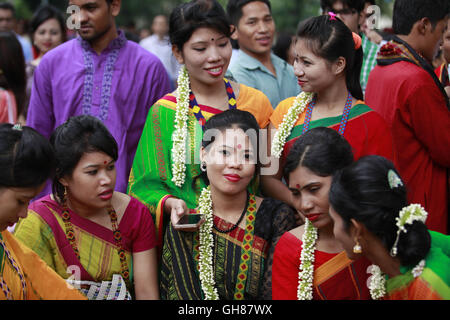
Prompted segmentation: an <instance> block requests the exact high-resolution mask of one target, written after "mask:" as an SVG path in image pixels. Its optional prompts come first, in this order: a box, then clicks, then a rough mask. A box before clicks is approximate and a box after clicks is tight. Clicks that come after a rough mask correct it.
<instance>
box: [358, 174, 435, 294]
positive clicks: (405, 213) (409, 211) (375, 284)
mask: <svg viewBox="0 0 450 320" xmlns="http://www.w3.org/2000/svg"><path fill="white" fill-rule="evenodd" d="M389 181H390V180H389ZM427 216H428V213H427V212H426V211H425V209H424V208H422V206H421V205H419V204H410V205H409V206H407V207H405V208H403V209H402V210H401V211H400V213H399V216H398V217H397V218H396V221H397V223H396V225H397V228H398V230H397V239H396V240H395V243H394V245H393V247H392V249H391V252H390V254H391V256H392V257H395V256H397V251H398V250H397V243H398V240H399V238H400V233H401V232H406V228H405V225H406V224H413V223H414V221H420V222H422V223H425V221H426V220H427ZM424 268H425V260H421V261H420V262H419V263H418V264H417V266H415V267H414V268H413V269H412V271H411V272H412V275H413V277H414V278H417V277H419V276H420V275H421V274H422V272H423V269H424ZM367 273H371V274H372V275H371V276H370V277H369V278H368V279H367V287H368V288H369V291H370V295H371V297H372V299H374V300H377V299H380V298H382V297H383V296H384V295H386V277H385V275H384V273H383V272H382V271H381V269H380V267H378V266H377V265H374V264H373V265H371V266H370V267H369V268H367Z"/></svg>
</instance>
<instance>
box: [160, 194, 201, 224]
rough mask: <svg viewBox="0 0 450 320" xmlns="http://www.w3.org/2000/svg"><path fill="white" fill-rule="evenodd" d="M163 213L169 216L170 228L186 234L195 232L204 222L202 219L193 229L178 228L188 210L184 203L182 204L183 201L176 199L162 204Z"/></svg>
mask: <svg viewBox="0 0 450 320" xmlns="http://www.w3.org/2000/svg"><path fill="white" fill-rule="evenodd" d="M164 211H165V212H166V213H169V214H170V222H171V223H172V226H173V227H174V228H175V229H176V230H181V231H186V232H195V231H197V230H198V228H199V227H200V226H201V225H202V223H203V222H204V220H203V219H202V220H201V221H200V223H199V224H198V225H197V226H196V227H193V228H184V227H181V228H180V225H178V222H179V221H180V219H181V218H182V217H183V216H184V215H186V214H189V209H188V207H187V205H186V202H184V200H181V199H177V198H169V199H167V200H166V203H165V204H164Z"/></svg>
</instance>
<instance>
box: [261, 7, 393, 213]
mask: <svg viewBox="0 0 450 320" xmlns="http://www.w3.org/2000/svg"><path fill="white" fill-rule="evenodd" d="M360 41H361V39H360V38H359V36H358V35H356V34H353V36H352V32H351V31H350V29H348V28H347V27H346V25H345V24H344V23H343V22H342V21H340V20H339V18H337V17H335V16H329V15H324V16H320V17H313V18H310V19H308V20H306V21H304V22H303V23H302V24H301V25H300V26H299V30H298V32H297V40H296V44H295V50H296V58H295V63H294V70H295V73H296V75H297V78H298V81H299V84H300V85H301V87H302V90H303V92H302V93H301V94H300V95H299V96H298V97H292V98H288V99H286V100H284V101H282V102H281V103H280V104H279V105H278V107H277V108H276V109H275V111H274V113H273V114H272V116H271V118H270V122H271V124H270V125H269V130H270V131H274V132H276V135H275V137H274V138H273V140H272V143H271V144H272V145H271V148H270V149H271V150H272V167H273V168H274V169H273V170H274V171H275V169H276V168H278V172H277V173H275V174H273V175H270V176H263V177H262V179H261V183H262V189H263V191H264V192H265V194H267V195H268V196H271V197H273V198H276V199H279V200H282V201H284V202H286V203H288V204H290V205H292V206H293V203H291V199H290V197H289V192H288V188H287V187H286V185H285V184H284V183H283V182H282V179H283V178H284V179H285V180H287V177H286V176H283V167H284V165H285V161H286V156H287V154H288V153H289V151H290V149H291V148H292V145H293V144H294V143H295V141H296V140H297V139H298V138H299V137H300V136H301V135H302V134H304V133H305V132H307V131H308V130H310V129H313V128H317V127H328V128H331V129H333V130H336V131H338V132H339V134H341V135H342V136H343V137H344V138H345V139H347V141H348V142H349V143H350V145H351V146H352V150H353V156H354V158H355V159H359V158H360V157H361V156H364V155H369V154H377V155H382V156H384V157H387V158H389V159H392V158H393V157H394V153H393V145H392V137H391V133H390V129H389V127H388V126H387V124H386V123H385V121H384V120H383V119H382V118H381V116H379V115H378V114H377V113H376V112H374V111H373V110H372V109H371V108H370V107H369V106H367V105H366V104H365V103H364V101H363V100H364V97H363V93H362V89H361V85H360V83H359V78H360V77H359V74H360V70H361V64H362V58H363V53H362V49H361V43H360Z"/></svg>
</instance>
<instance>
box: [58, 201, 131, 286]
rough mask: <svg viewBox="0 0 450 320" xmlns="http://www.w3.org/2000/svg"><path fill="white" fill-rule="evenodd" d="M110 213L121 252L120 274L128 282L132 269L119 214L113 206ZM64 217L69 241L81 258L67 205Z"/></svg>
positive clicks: (119, 252)
mask: <svg viewBox="0 0 450 320" xmlns="http://www.w3.org/2000/svg"><path fill="white" fill-rule="evenodd" d="M108 215H109V218H110V219H111V224H112V228H113V238H114V242H115V244H116V246H117V248H118V249H117V251H118V254H119V259H120V264H121V268H120V274H121V275H122V277H123V279H124V280H125V282H127V281H129V279H130V271H129V268H128V264H127V259H126V255H125V250H124V248H123V246H122V234H121V233H120V230H119V227H118V223H117V214H116V211H115V210H114V208H113V207H112V206H111V207H109V208H108ZM62 218H63V221H64V225H65V229H66V236H67V240H69V243H70V245H71V247H72V249H73V251H74V252H75V255H76V256H77V258H78V260H80V252H79V250H78V247H77V244H76V241H75V232H74V230H73V225H72V223H71V222H70V213H69V210H68V209H67V207H66V208H64V212H63V214H62ZM80 262H81V260H80Z"/></svg>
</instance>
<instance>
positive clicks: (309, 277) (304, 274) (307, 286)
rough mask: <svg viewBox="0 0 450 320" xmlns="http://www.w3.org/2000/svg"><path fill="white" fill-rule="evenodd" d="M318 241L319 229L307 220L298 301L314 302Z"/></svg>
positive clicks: (303, 240)
mask: <svg viewBox="0 0 450 320" xmlns="http://www.w3.org/2000/svg"><path fill="white" fill-rule="evenodd" d="M316 241H317V229H316V228H315V227H314V226H313V224H312V223H311V221H309V220H308V219H306V222H305V231H304V233H303V237H302V252H301V255H300V267H299V270H300V271H299V273H298V287H297V299H298V300H312V298H313V280H314V251H315V247H316Z"/></svg>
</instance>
